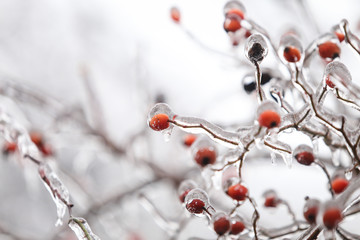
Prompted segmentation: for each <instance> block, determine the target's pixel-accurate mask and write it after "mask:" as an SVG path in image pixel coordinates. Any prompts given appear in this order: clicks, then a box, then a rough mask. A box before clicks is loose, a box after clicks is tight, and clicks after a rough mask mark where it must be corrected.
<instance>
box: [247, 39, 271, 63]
mask: <svg viewBox="0 0 360 240" xmlns="http://www.w3.org/2000/svg"><path fill="white" fill-rule="evenodd" d="M268 51H269V50H268V47H267V44H266V41H265V38H264V37H263V35H261V34H259V33H255V34H252V35H251V36H250V37H249V38H248V39H247V41H246V44H245V56H246V57H247V58H248V59H249V61H250V62H252V63H253V64H260V63H261V61H262V60H263V59H264V58H265V57H266V56H267V54H268Z"/></svg>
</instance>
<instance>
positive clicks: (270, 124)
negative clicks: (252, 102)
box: [258, 110, 281, 128]
mask: <svg viewBox="0 0 360 240" xmlns="http://www.w3.org/2000/svg"><path fill="white" fill-rule="evenodd" d="M258 121H259V124H260V126H262V127H267V128H274V127H277V126H279V124H280V122H281V118H280V115H279V114H278V113H277V112H275V111H272V110H267V111H264V112H263V113H261V114H260V116H259V119H258Z"/></svg>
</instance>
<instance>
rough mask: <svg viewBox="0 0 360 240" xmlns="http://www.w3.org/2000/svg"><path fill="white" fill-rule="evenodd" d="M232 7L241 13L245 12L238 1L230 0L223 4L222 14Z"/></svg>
mask: <svg viewBox="0 0 360 240" xmlns="http://www.w3.org/2000/svg"><path fill="white" fill-rule="evenodd" d="M232 9H237V10H240V11H241V12H242V13H243V14H245V13H246V9H245V7H244V5H243V4H242V3H241V2H240V1H236V0H230V1H228V2H227V3H226V4H225V5H224V15H226V14H227V13H228V12H229V10H232Z"/></svg>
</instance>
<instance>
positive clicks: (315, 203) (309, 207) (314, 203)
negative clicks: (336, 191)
mask: <svg viewBox="0 0 360 240" xmlns="http://www.w3.org/2000/svg"><path fill="white" fill-rule="evenodd" d="M319 208H320V201H319V200H317V199H307V200H306V203H305V205H304V210H303V214H304V218H305V220H306V221H307V222H308V223H310V224H315V223H316V218H317V215H318V212H319Z"/></svg>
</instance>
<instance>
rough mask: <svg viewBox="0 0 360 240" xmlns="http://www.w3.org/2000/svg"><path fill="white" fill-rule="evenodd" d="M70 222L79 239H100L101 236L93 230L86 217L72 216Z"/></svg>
mask: <svg viewBox="0 0 360 240" xmlns="http://www.w3.org/2000/svg"><path fill="white" fill-rule="evenodd" d="M68 224H69V227H70V228H71V230H73V231H74V233H75V234H76V237H77V238H78V239H79V240H83V239H86V240H100V238H99V237H98V236H96V235H95V234H94V233H93V232H92V230H91V228H90V226H89V224H88V223H87V222H86V220H85V219H83V218H76V217H72V218H70V220H69V223H68Z"/></svg>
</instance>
